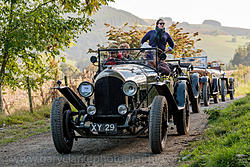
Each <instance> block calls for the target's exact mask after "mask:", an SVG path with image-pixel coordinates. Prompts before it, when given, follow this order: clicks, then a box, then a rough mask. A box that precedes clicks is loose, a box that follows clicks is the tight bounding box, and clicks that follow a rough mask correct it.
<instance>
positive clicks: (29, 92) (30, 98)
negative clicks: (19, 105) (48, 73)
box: [27, 77, 33, 113]
mask: <svg viewBox="0 0 250 167" xmlns="http://www.w3.org/2000/svg"><path fill="white" fill-rule="evenodd" d="M27 89H28V95H29V103H30V112H31V113H33V107H32V97H31V89H30V80H29V77H27Z"/></svg>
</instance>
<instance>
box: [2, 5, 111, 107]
mask: <svg viewBox="0 0 250 167" xmlns="http://www.w3.org/2000/svg"><path fill="white" fill-rule="evenodd" d="M109 1H114V0H85V1H82V0H3V1H0V25H1V26H0V64H1V67H0V109H1V111H3V105H2V87H3V86H9V87H11V88H16V87H21V85H23V84H20V82H22V80H19V79H20V78H23V77H25V75H32V74H33V75H39V77H40V80H41V81H42V80H44V79H45V78H46V77H45V75H44V74H45V73H46V71H48V70H49V69H46V68H49V66H47V65H46V64H47V63H49V62H51V61H53V59H54V58H55V56H56V55H59V54H60V51H62V50H64V49H65V47H67V46H68V45H69V44H70V43H71V42H72V40H73V41H74V40H75V38H76V37H77V36H78V35H79V34H80V33H81V32H87V31H89V30H90V29H89V27H90V25H91V24H92V23H93V20H91V19H90V18H89V17H90V16H91V15H92V14H93V13H95V12H96V11H97V10H98V9H100V7H101V5H107V3H108V2H109Z"/></svg>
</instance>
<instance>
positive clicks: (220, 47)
mask: <svg viewBox="0 0 250 167" xmlns="http://www.w3.org/2000/svg"><path fill="white" fill-rule="evenodd" d="M200 37H201V39H202V40H201V41H200V42H198V43H197V46H198V47H200V48H202V49H203V50H204V51H205V52H206V53H207V56H208V60H209V61H211V60H219V61H222V62H224V63H226V64H227V63H229V61H230V60H231V59H232V58H233V56H234V53H235V49H237V48H238V47H239V46H243V45H245V44H246V43H247V42H250V39H249V38H247V37H245V36H232V35H200ZM232 38H235V42H232Z"/></svg>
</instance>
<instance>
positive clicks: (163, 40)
mask: <svg viewBox="0 0 250 167" xmlns="http://www.w3.org/2000/svg"><path fill="white" fill-rule="evenodd" d="M148 40H149V45H150V46H151V47H157V48H159V49H160V50H161V51H162V52H165V53H166V52H168V51H171V50H172V49H173V48H174V41H173V40H172V38H171V36H170V35H169V33H167V32H165V22H164V20H163V19H159V20H157V21H156V27H155V30H150V31H149V32H147V33H146V35H145V36H144V37H143V38H142V40H141V45H143V43H144V42H147V41H148ZM167 44H168V45H169V47H168V48H167V49H166V45H167Z"/></svg>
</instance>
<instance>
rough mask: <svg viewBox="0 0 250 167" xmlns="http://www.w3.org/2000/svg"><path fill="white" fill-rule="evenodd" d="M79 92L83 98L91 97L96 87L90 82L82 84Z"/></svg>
mask: <svg viewBox="0 0 250 167" xmlns="http://www.w3.org/2000/svg"><path fill="white" fill-rule="evenodd" d="M77 90H78V92H79V94H80V95H81V96H82V97H90V96H91V95H92V94H93V92H94V86H93V85H92V84H91V83H89V82H82V83H81V84H80V85H79V86H78V88H77Z"/></svg>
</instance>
